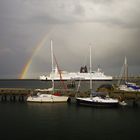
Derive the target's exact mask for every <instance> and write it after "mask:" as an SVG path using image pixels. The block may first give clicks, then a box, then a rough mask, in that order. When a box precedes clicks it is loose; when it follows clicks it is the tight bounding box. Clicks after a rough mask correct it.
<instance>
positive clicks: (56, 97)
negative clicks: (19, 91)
mask: <svg viewBox="0 0 140 140" xmlns="http://www.w3.org/2000/svg"><path fill="white" fill-rule="evenodd" d="M51 59H52V73H54V66H53V65H54V61H53V60H54V54H53V46H52V40H51ZM48 91H49V93H50V94H42V93H40V92H38V93H37V95H35V96H29V97H28V98H27V102H40V103H59V102H67V101H68V100H69V97H68V96H62V95H61V94H60V93H55V92H54V78H53V77H52V88H51V90H50V89H48Z"/></svg>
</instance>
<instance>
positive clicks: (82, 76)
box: [39, 66, 113, 81]
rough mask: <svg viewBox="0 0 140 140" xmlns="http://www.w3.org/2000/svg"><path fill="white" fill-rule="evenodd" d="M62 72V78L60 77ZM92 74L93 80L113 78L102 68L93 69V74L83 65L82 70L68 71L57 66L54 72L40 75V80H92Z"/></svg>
mask: <svg viewBox="0 0 140 140" xmlns="http://www.w3.org/2000/svg"><path fill="white" fill-rule="evenodd" d="M60 73H61V78H60ZM90 76H91V79H92V80H103V81H104V80H108V81H109V80H112V79H113V77H112V76H108V75H105V74H104V72H102V70H101V69H100V68H98V69H97V71H92V72H91V74H90V73H89V72H88V70H87V67H86V66H84V67H81V69H80V72H67V71H62V70H61V71H58V68H57V67H55V69H54V73H53V74H52V72H51V73H50V74H49V75H47V76H45V75H42V76H40V77H39V79H40V80H51V79H52V78H54V80H60V79H61V80H90Z"/></svg>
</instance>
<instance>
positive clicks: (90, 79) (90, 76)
mask: <svg viewBox="0 0 140 140" xmlns="http://www.w3.org/2000/svg"><path fill="white" fill-rule="evenodd" d="M89 50H90V67H89V69H90V91H92V76H91V72H92V62H91V59H92V58H91V45H90V46H89Z"/></svg>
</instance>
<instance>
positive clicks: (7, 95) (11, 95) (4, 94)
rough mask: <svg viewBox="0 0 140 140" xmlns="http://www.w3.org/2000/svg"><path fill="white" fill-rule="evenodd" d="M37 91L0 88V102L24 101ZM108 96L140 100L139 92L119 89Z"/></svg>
mask: <svg viewBox="0 0 140 140" xmlns="http://www.w3.org/2000/svg"><path fill="white" fill-rule="evenodd" d="M37 92H38V91H36V90H35V89H28V88H0V102H26V99H27V97H28V96H30V95H33V94H36V93H37ZM40 92H41V93H47V92H46V91H40ZM108 93H109V96H110V97H112V98H117V99H119V101H127V100H129V101H131V102H132V105H137V102H138V101H140V92H125V91H120V90H113V91H109V92H108ZM63 94H64V95H67V96H69V97H72V98H73V97H75V95H76V94H77V93H76V92H75V91H67V92H63ZM89 94H90V91H87V92H82V91H81V92H79V93H78V96H80V97H88V96H89Z"/></svg>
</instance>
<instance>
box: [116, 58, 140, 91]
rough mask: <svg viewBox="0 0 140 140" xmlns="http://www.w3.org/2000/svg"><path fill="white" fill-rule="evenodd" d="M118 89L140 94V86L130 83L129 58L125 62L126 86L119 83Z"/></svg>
mask: <svg viewBox="0 0 140 140" xmlns="http://www.w3.org/2000/svg"><path fill="white" fill-rule="evenodd" d="M118 88H119V90H122V91H137V92H140V86H138V85H136V83H132V82H128V63H127V58H126V57H125V60H124V84H120V81H119V82H118Z"/></svg>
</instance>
